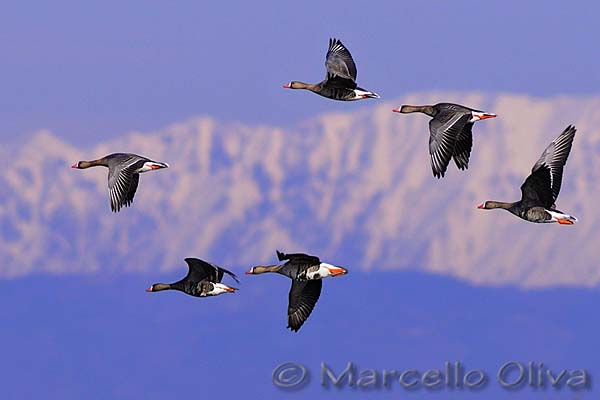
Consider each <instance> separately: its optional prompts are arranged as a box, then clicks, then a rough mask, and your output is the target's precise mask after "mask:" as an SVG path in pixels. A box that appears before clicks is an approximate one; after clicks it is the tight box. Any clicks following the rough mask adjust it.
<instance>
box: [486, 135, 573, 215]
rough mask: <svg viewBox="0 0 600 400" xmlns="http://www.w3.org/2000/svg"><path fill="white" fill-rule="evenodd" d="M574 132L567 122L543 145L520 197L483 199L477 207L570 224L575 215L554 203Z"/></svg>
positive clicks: (522, 187)
mask: <svg viewBox="0 0 600 400" xmlns="http://www.w3.org/2000/svg"><path fill="white" fill-rule="evenodd" d="M575 132H576V129H575V127H574V126H571V125H569V126H568V127H567V128H566V129H565V130H564V131H563V132H562V133H561V134H560V135H559V136H558V137H557V138H556V139H555V140H554V141H553V142H552V143H550V144H549V145H548V147H546V150H544V152H543V153H542V156H541V157H540V159H539V160H538V161H537V162H536V163H535V165H534V166H533V168H532V170H531V175H529V176H528V177H527V179H525V182H524V183H523V184H522V185H521V200H519V201H517V202H515V203H504V202H501V201H486V202H485V203H482V204H480V205H478V206H477V208H480V209H485V210H491V209H493V208H503V209H505V210H508V211H510V212H511V213H513V214H514V215H516V216H517V217H519V218H522V219H524V220H526V221H529V222H538V223H544V222H558V223H559V224H562V225H573V224H574V223H575V222H576V221H577V218H575V217H573V216H572V215H568V214H565V213H563V212H562V211H559V210H557V209H556V204H555V202H556V199H557V197H558V193H559V192H560V185H561V182H562V175H563V167H564V165H565V163H566V162H567V158H568V157H569V153H570V152H571V146H572V145H573V139H574V138H575Z"/></svg>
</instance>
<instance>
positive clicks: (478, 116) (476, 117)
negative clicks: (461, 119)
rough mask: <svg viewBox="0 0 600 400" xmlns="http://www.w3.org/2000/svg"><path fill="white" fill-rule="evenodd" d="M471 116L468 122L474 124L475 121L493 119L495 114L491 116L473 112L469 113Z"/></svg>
mask: <svg viewBox="0 0 600 400" xmlns="http://www.w3.org/2000/svg"><path fill="white" fill-rule="evenodd" d="M471 114H472V115H473V117H472V118H471V120H470V121H469V122H475V121H479V120H482V119H488V118H495V117H496V114H492V113H486V112H478V111H473V112H471Z"/></svg>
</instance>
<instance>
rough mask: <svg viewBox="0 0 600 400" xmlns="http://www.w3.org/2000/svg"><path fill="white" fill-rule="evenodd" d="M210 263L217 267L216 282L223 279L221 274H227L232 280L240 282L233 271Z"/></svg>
mask: <svg viewBox="0 0 600 400" xmlns="http://www.w3.org/2000/svg"><path fill="white" fill-rule="evenodd" d="M211 265H212V266H213V267H215V268H216V269H217V282H221V281H222V280H223V275H224V274H227V275H229V276H231V277H232V278H233V280H234V281H236V282H237V283H240V280H239V279H238V277H237V275H236V274H234V273H233V272H231V271H229V270H226V269H225V268H223V267H219V266H218V265H215V264H211Z"/></svg>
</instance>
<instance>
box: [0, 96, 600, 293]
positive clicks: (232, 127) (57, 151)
mask: <svg viewBox="0 0 600 400" xmlns="http://www.w3.org/2000/svg"><path fill="white" fill-rule="evenodd" d="M440 101H451V102H457V103H460V104H465V105H467V106H470V107H474V108H478V109H483V110H485V111H489V112H494V113H496V114H498V116H499V117H498V118H496V119H494V120H490V121H483V122H479V123H478V124H476V126H475V128H474V146H473V153H472V156H471V161H470V165H469V170H467V171H464V172H460V171H458V170H457V169H456V168H455V166H454V165H450V167H449V171H448V174H447V176H446V177H445V178H443V179H441V180H437V179H435V178H433V176H432V174H431V170H430V165H429V155H428V152H427V149H428V147H427V143H428V128H427V122H428V118H427V117H426V116H421V115H411V116H403V115H397V114H393V113H392V112H391V109H392V108H393V107H396V106H398V105H400V104H431V103H436V102H440ZM598 108H600V97H567V96H561V97H556V98H551V99H540V98H530V97H528V96H523V95H511V94H497V95H492V94H484V93H448V92H439V93H433V92H431V93H416V94H411V95H407V96H405V97H404V98H402V99H401V100H398V101H395V102H393V103H391V102H383V103H375V102H373V103H372V104H370V105H368V106H367V107H365V108H363V109H360V110H359V111H356V112H352V113H340V112H335V113H331V114H325V115H320V116H317V117H315V118H312V119H310V120H307V121H305V122H304V123H301V124H298V125H295V126H292V127H272V126H266V125H259V126H246V125H244V124H241V123H238V122H233V123H222V122H219V121H216V120H214V119H212V118H210V117H199V118H192V119H190V120H187V121H185V122H180V123H175V124H171V125H169V126H167V127H165V128H163V129H160V130H156V131H153V132H147V133H144V132H130V133H128V134H126V135H123V136H121V137H120V138H117V139H114V140H109V141H106V142H102V141H100V142H99V143H97V144H95V145H92V146H89V147H88V148H87V149H85V150H82V149H79V148H77V147H75V146H72V145H70V144H69V143H65V142H63V141H62V140H60V138H59V137H58V136H56V135H54V134H53V133H51V132H50V131H48V130H41V131H39V132H38V133H36V134H35V135H33V136H32V137H31V139H30V140H29V141H27V142H26V144H24V145H22V146H19V147H18V148H15V149H12V148H11V149H9V150H8V151H7V153H13V154H16V155H17V157H12V158H9V159H10V161H11V162H10V163H7V165H5V166H4V168H3V169H2V171H1V172H0V181H1V182H2V185H1V186H2V188H0V199H2V204H1V205H0V226H1V230H0V235H1V236H0V237H2V241H1V243H0V255H2V256H3V259H4V260H5V261H4V262H3V263H2V265H1V266H0V276H2V277H11V276H21V275H27V274H30V273H40V272H41V273H78V272H102V271H104V270H120V269H123V270H128V271H137V270H155V269H159V270H162V271H165V270H169V269H176V268H179V267H180V264H181V262H182V260H183V258H184V257H187V256H192V255H193V256H198V257H201V258H206V259H210V260H212V261H214V262H217V263H221V264H223V265H228V264H233V265H252V264H254V263H260V262H268V261H269V260H274V259H275V256H274V252H275V249H276V248H280V249H284V250H289V251H306V252H310V253H314V254H318V255H320V256H321V258H322V259H324V260H329V261H333V262H335V263H336V264H340V265H345V266H347V267H348V268H350V269H352V268H364V269H368V270H378V269H390V268H401V269H407V268H408V269H419V270H424V271H428V272H432V273H441V274H446V275H450V276H455V277H459V278H461V279H465V280H467V281H470V282H473V283H475V284H493V285H497V284H500V285H502V284H514V285H519V286H524V287H529V286H553V285H575V286H593V285H597V284H598V282H599V281H600V272H599V271H598V270H597V269H596V268H595V267H594V266H593V260H594V256H595V246H594V243H593V233H594V231H593V226H594V222H595V221H598V220H600V215H599V214H598V211H596V210H594V208H593V204H591V202H590V201H585V199H586V198H594V195H596V194H597V192H598V187H597V185H594V182H596V181H597V178H598V177H597V174H598V172H596V171H599V169H598V167H599V166H600V165H599V164H600V162H599V161H598V153H599V152H600V130H599V129H598V128H597V127H598V126H600V116H598V115H597V114H595V112H594V110H597V109H598ZM557 110H559V111H560V112H557ZM568 124H574V125H575V126H576V127H577V129H578V133H577V136H576V138H575V143H574V146H573V150H572V153H571V156H570V159H569V161H568V162H567V165H566V167H565V173H564V178H563V187H562V190H561V195H560V196H559V198H558V202H557V204H558V207H559V208H560V209H563V210H564V211H565V212H569V213H571V214H573V215H575V216H577V217H578V218H579V219H580V222H579V223H578V224H576V225H575V226H573V227H562V226H552V225H543V226H540V225H534V224H528V223H525V222H523V221H520V220H518V219H516V218H514V217H513V216H511V215H509V214H508V213H504V212H501V211H497V212H494V211H480V210H476V209H475V205H476V204H478V203H480V202H481V201H483V200H488V199H489V200H506V201H514V200H518V198H519V196H520V192H519V186H520V184H521V183H522V182H523V180H524V179H525V178H526V176H527V175H528V174H529V171H530V170H531V167H532V166H533V164H534V163H535V161H536V160H537V158H538V157H539V155H540V154H541V152H542V151H543V149H544V148H545V146H546V145H547V144H548V143H550V141H552V140H553V139H554V138H555V137H556V136H557V135H558V134H559V133H560V132H561V131H562V129H564V128H565V127H566V126H567V125H568ZM116 151H119V152H121V151H125V152H127V151H131V152H135V153H138V154H142V155H146V156H148V157H150V158H153V159H156V160H159V161H165V162H168V163H169V164H170V165H171V167H170V168H169V169H167V170H164V171H159V172H155V173H152V174H143V175H142V177H141V179H140V181H141V182H140V187H139V189H138V193H137V195H136V198H135V200H134V203H133V207H131V208H129V209H125V210H123V211H121V212H120V213H118V214H113V213H111V212H110V209H109V206H108V194H107V188H106V179H107V178H106V170H103V169H93V170H87V171H74V170H71V169H70V168H68V167H69V165H70V164H72V163H73V162H75V161H78V160H84V159H93V158H96V157H102V156H104V155H106V154H109V153H112V152H116ZM417 205H418V207H417ZM190 220H192V221H193V222H190ZM509 238H510V240H509ZM532 239H533V240H532ZM556 243H558V244H560V246H555V245H554V244H556ZM232 245H234V246H235V247H233V248H232Z"/></svg>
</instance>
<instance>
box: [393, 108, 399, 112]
mask: <svg viewBox="0 0 600 400" xmlns="http://www.w3.org/2000/svg"><path fill="white" fill-rule="evenodd" d="M392 112H397V113H399V112H400V107H396V108H394V109H393V110H392Z"/></svg>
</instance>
